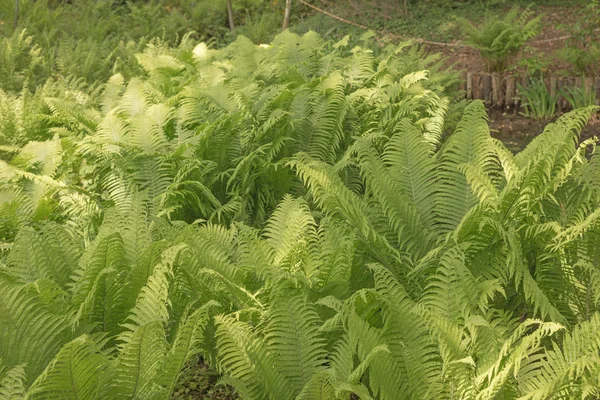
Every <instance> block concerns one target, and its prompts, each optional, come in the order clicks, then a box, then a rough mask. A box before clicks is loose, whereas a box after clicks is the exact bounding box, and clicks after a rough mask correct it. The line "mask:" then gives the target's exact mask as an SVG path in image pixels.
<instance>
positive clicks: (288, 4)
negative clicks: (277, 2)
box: [283, 0, 292, 31]
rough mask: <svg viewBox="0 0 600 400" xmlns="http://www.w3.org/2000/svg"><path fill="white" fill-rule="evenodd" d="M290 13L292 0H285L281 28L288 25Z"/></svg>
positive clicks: (284, 28)
mask: <svg viewBox="0 0 600 400" xmlns="http://www.w3.org/2000/svg"><path fill="white" fill-rule="evenodd" d="M291 13H292V0H285V13H284V14H283V30H284V31H285V30H286V29H287V28H288V26H290V14H291Z"/></svg>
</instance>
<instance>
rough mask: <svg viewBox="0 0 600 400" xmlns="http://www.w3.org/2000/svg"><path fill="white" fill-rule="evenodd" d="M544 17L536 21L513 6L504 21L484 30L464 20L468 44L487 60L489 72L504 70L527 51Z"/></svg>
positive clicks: (486, 26) (525, 12)
mask: <svg viewBox="0 0 600 400" xmlns="http://www.w3.org/2000/svg"><path fill="white" fill-rule="evenodd" d="M540 19H541V15H538V16H537V17H534V18H532V15H531V12H530V11H529V10H528V9H526V10H524V11H521V10H520V9H519V8H518V7H513V8H512V9H511V10H510V11H509V12H508V13H507V14H506V15H505V16H504V17H503V18H501V19H494V20H491V21H488V22H487V23H485V24H483V25H482V26H480V27H477V26H475V25H473V24H472V23H471V22H470V21H468V20H467V19H464V18H459V19H458V20H459V21H460V22H461V23H462V26H463V30H464V32H465V34H466V36H467V42H468V43H469V44H470V45H471V46H473V47H475V48H476V49H477V50H479V52H480V53H481V55H482V57H483V58H485V60H486V61H487V64H488V69H489V70H491V71H503V70H504V69H505V68H506V65H507V63H508V60H509V58H510V57H512V56H514V55H515V54H517V53H518V52H519V50H521V49H522V48H523V45H524V44H525V42H526V41H527V40H529V39H530V38H532V37H534V36H536V35H537V34H538V33H539V31H540Z"/></svg>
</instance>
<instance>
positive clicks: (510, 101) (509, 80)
mask: <svg viewBox="0 0 600 400" xmlns="http://www.w3.org/2000/svg"><path fill="white" fill-rule="evenodd" d="M515 90H516V79H515V77H514V76H507V77H506V95H505V96H504V104H505V105H506V108H509V107H512V106H513V105H514V102H515V95H516V93H515Z"/></svg>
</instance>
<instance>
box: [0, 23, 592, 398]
mask: <svg viewBox="0 0 600 400" xmlns="http://www.w3.org/2000/svg"><path fill="white" fill-rule="evenodd" d="M368 40H369V38H368V37H364V38H363V41H368ZM137 58H138V60H139V62H140V65H141V66H142V67H143V68H144V70H145V71H146V75H144V76H140V77H138V78H136V79H131V80H129V81H126V80H125V79H124V78H123V77H122V76H120V75H115V76H113V77H112V78H111V80H110V81H109V82H108V83H107V84H106V86H105V87H104V89H103V90H102V92H101V93H92V94H90V93H86V92H85V91H81V90H78V89H77V83H76V82H62V83H60V84H53V85H51V84H48V85H46V86H45V87H44V88H42V89H40V90H39V91H38V92H36V93H35V94H28V93H23V94H22V95H20V96H14V95H8V94H2V99H1V101H0V107H2V109H3V110H6V112H4V113H3V115H4V116H6V117H3V119H2V120H1V121H0V125H1V127H2V130H1V132H2V136H0V140H2V146H1V147H0V151H1V152H2V160H3V161H1V163H0V176H2V178H3V181H2V183H1V185H0V193H1V194H0V234H1V235H2V236H1V238H2V249H3V252H2V253H1V258H0V360H1V362H0V398H25V397H26V398H43V399H95V398H98V399H104V398H110V399H113V398H114V399H121V398H123V399H125V398H128V399H129V398H140V399H155V398H156V399H166V398H170V397H171V396H172V395H173V392H174V389H175V387H176V385H177V382H178V381H179V380H180V375H181V373H182V371H183V370H184V369H185V367H186V365H187V364H188V363H189V361H190V360H192V359H195V358H196V357H198V356H201V357H203V359H204V360H206V362H208V363H209V364H210V365H212V366H213V367H214V368H216V369H218V371H219V372H220V373H221V375H222V377H221V381H222V382H223V383H226V384H228V385H230V386H232V387H234V388H235V390H236V392H237V394H239V396H240V397H241V398H244V399H298V400H301V399H311V400H313V399H324V400H325V399H350V398H351V397H352V396H353V397H354V398H355V397H358V398H361V399H381V400H386V399H399V398H402V399H404V398H406V399H427V398H431V399H440V398H448V399H497V398H505V399H512V398H515V399H516V398H523V399H550V398H552V399H558V398H590V399H591V398H596V397H598V396H599V395H600V392H599V389H598V388H599V387H600V382H598V377H599V376H600V375H599V373H600V354H599V350H600V347H599V346H600V313H599V307H600V303H599V301H600V275H599V273H598V268H599V267H600V265H599V263H600V260H599V259H598V256H597V255H598V254H600V240H599V239H600V223H599V222H598V216H599V215H600V211H599V210H600V161H599V160H600V156H599V155H598V151H597V150H596V141H595V139H590V140H587V141H584V142H583V143H580V139H579V132H580V131H581V129H582V127H583V126H584V125H585V124H586V122H587V120H588V119H589V118H590V116H591V114H592V113H593V112H595V111H596V109H595V108H586V109H580V110H576V111H573V112H571V113H569V114H566V115H564V116H563V117H561V118H560V119H559V120H558V121H556V122H555V123H553V124H550V125H548V127H547V128H546V130H545V131H544V132H543V133H542V134H540V135H539V136H538V137H537V138H536V139H535V140H534V141H533V142H532V143H531V144H530V145H529V146H528V147H527V148H526V149H525V150H523V151H522V152H520V153H518V154H516V155H513V154H512V153H511V152H510V151H508V150H507V149H506V148H505V147H504V145H503V144H502V143H501V142H499V141H498V140H495V139H493V138H492V137H491V136H490V134H489V129H488V125H487V116H486V111H485V109H484V107H483V105H482V104H481V103H479V102H473V103H471V104H469V105H468V106H466V108H465V109H464V112H463V113H462V116H461V118H460V120H459V121H456V122H453V121H450V120H449V119H448V118H447V115H448V107H449V103H450V100H449V98H448V97H447V93H448V91H449V90H450V89H449V88H450V87H451V84H452V79H453V77H452V75H450V74H447V73H442V72H439V71H437V70H436V65H435V61H436V60H435V58H424V56H423V55H422V54H420V53H419V52H418V51H417V50H415V49H411V48H407V47H405V46H400V47H395V46H390V47H387V48H385V49H383V50H381V51H380V53H379V54H374V53H373V52H372V51H371V50H369V49H368V47H367V46H366V45H363V46H350V45H349V40H348V39H344V40H342V41H341V42H338V43H330V42H326V41H323V40H322V39H321V38H320V37H318V36H317V35H315V34H313V33H309V34H307V35H305V36H302V37H299V36H296V35H292V34H290V33H287V32H286V33H284V34H282V35H280V36H279V37H278V38H276V40H275V41H274V42H273V43H271V44H270V45H268V46H264V45H263V46H255V45H253V44H251V43H250V42H249V41H247V40H245V39H243V38H241V39H238V40H237V41H236V42H235V43H233V44H232V45H231V46H229V47H227V48H225V49H223V50H219V51H215V50H210V49H208V48H207V47H206V46H204V45H202V44H200V45H197V46H193V45H192V44H191V43H190V42H189V41H184V42H183V44H182V45H181V46H180V47H179V48H176V49H171V48H166V47H163V46H160V45H154V46H150V47H149V48H148V49H146V51H145V52H144V53H142V54H139V55H138V56H137ZM11 396H12V397H11Z"/></svg>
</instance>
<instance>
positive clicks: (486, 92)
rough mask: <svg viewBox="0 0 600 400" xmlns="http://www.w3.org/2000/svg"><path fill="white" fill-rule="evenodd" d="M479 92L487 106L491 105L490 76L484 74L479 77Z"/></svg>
mask: <svg viewBox="0 0 600 400" xmlns="http://www.w3.org/2000/svg"><path fill="white" fill-rule="evenodd" d="M481 81H482V82H481V94H482V97H483V101H484V103H485V105H486V106H487V107H489V106H491V105H492V76H491V75H490V74H485V75H484V76H482V77H481Z"/></svg>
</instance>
